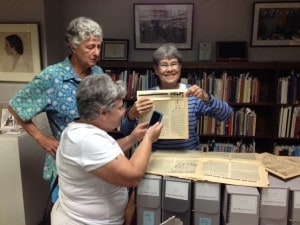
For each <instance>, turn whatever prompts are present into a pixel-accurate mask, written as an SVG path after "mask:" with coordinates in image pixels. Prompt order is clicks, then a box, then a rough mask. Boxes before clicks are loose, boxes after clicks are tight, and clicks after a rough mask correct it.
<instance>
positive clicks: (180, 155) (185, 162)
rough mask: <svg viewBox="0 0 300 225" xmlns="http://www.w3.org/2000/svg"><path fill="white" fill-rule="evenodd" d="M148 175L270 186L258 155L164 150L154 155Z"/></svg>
mask: <svg viewBox="0 0 300 225" xmlns="http://www.w3.org/2000/svg"><path fill="white" fill-rule="evenodd" d="M147 173H149V174H158V175H162V176H174V177H179V178H185V179H191V180H201V181H210V182H216V183H226V184H233V185H243V186H252V187H268V184H269V183H268V173H267V171H266V170H265V167H264V165H263V164H262V163H261V161H260V160H259V157H258V154H257V153H220V152H216V153H212V152H201V151H189V150H187V151H175V150H174V151H167V150H165V151H164V150H160V151H156V152H154V153H153V154H152V155H151V159H150V162H149V165H148V168H147Z"/></svg>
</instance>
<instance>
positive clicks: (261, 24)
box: [251, 1, 300, 47]
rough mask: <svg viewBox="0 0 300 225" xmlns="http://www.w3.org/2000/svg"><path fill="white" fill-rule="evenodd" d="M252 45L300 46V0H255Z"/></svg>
mask: <svg viewBox="0 0 300 225" xmlns="http://www.w3.org/2000/svg"><path fill="white" fill-rule="evenodd" d="M251 46H273V47H276V46H300V1H294V2H254V3H253V25H252V37H251Z"/></svg>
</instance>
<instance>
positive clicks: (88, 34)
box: [65, 17, 103, 48]
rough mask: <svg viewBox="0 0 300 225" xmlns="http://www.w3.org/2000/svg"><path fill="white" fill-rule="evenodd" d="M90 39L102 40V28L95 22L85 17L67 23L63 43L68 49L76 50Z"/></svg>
mask: <svg viewBox="0 0 300 225" xmlns="http://www.w3.org/2000/svg"><path fill="white" fill-rule="evenodd" d="M90 38H95V39H99V40H100V41H102V40H103V32H102V28H101V27H100V25H99V24H98V23H97V22H95V21H94V20H92V19H90V18H87V17H77V18H74V19H73V20H72V21H71V22H70V23H69V25H68V28H67V30H66V33H65V41H66V42H67V45H68V46H69V47H74V48H77V47H78V46H79V45H80V44H81V43H82V42H83V41H85V40H88V39H90Z"/></svg>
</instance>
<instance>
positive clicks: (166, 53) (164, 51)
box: [152, 43, 182, 66]
mask: <svg viewBox="0 0 300 225" xmlns="http://www.w3.org/2000/svg"><path fill="white" fill-rule="evenodd" d="M152 59H153V63H154V65H156V66H158V64H159V63H160V60H162V59H177V60H178V62H179V64H181V63H182V56H181V54H180V52H179V51H178V49H177V48H176V46H175V45H174V44H171V43H168V44H164V45H162V46H160V47H159V48H158V49H156V50H155V51H154V52H153V55H152Z"/></svg>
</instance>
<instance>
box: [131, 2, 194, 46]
mask: <svg viewBox="0 0 300 225" xmlns="http://www.w3.org/2000/svg"><path fill="white" fill-rule="evenodd" d="M193 8H194V4H193V3H189V4H134V33H135V35H134V37H135V48H136V49H155V48H158V47H159V46H161V45H162V44H164V43H173V44H175V45H176V47H177V48H178V49H192V33H193V32H192V31H193Z"/></svg>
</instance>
